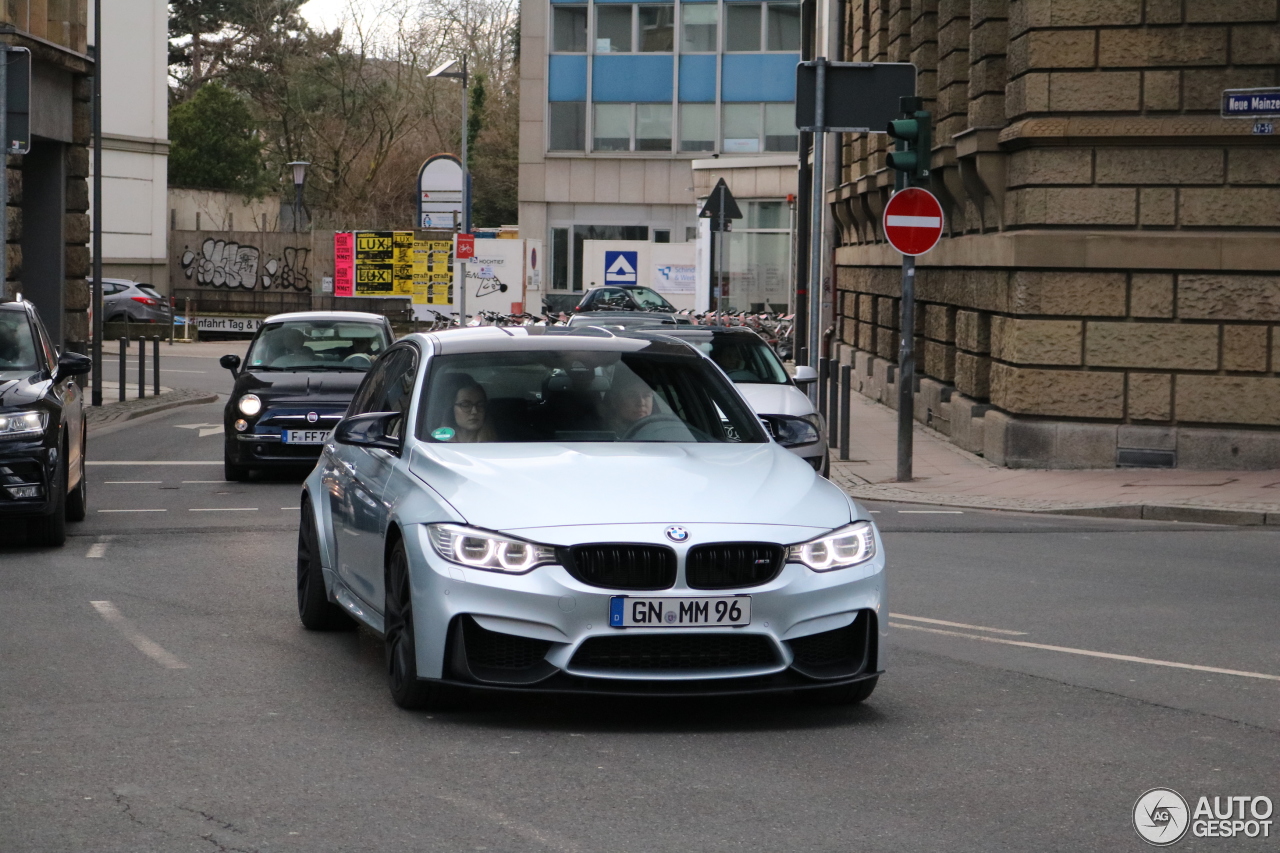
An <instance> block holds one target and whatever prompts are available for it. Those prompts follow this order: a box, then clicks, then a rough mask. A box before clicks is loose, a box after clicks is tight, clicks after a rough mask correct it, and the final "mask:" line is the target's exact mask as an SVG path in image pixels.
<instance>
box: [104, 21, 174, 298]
mask: <svg viewBox="0 0 1280 853" xmlns="http://www.w3.org/2000/svg"><path fill="white" fill-rule="evenodd" d="M90 8H91V9H92V6H90ZM89 31H90V33H92V32H93V29H92V22H91V23H90V30H89ZM102 41H103V44H102V50H101V51H100V52H99V56H100V59H99V61H100V62H101V67H102V149H103V151H102V274H103V277H104V278H129V279H133V280H135V281H139V282H144V283H147V284H152V285H155V286H156V287H157V288H158V289H159V290H160V291H161V292H167V290H168V282H169V274H168V260H167V256H168V195H167V190H168V162H169V139H168V137H169V87H168V57H169V11H168V6H167V5H166V4H165V3H164V2H161V0H106V2H104V3H103V15H102ZM92 168H94V169H96V168H98V165H97V164H96V163H95V164H93V165H92Z"/></svg>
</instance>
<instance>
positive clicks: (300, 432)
mask: <svg viewBox="0 0 1280 853" xmlns="http://www.w3.org/2000/svg"><path fill="white" fill-rule="evenodd" d="M328 437H329V430H327V429H287V430H285V431H284V443H285V444H324V442H325V439H327V438H328Z"/></svg>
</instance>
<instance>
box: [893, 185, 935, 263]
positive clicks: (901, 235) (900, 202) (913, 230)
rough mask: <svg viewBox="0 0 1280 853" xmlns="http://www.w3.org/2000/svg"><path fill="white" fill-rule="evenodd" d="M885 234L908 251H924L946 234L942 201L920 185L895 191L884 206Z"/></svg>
mask: <svg viewBox="0 0 1280 853" xmlns="http://www.w3.org/2000/svg"><path fill="white" fill-rule="evenodd" d="M884 236H885V239H887V240H888V241H889V245H891V246H893V248H895V249H897V250H898V251H899V252H901V253H902V254H904V255H912V256H915V255H923V254H924V253H925V252H927V251H929V250H930V249H932V248H933V247H934V246H936V245H937V244H938V239H939V238H940V237H942V205H941V204H939V203H938V199H937V198H935V197H934V195H933V193H931V192H929V191H928V190H922V189H920V188H919V187H908V188H907V189H905V190H902V191H900V192H897V193H894V194H893V197H892V198H890V199H889V203H888V204H886V205H885V206H884Z"/></svg>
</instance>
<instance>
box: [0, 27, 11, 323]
mask: <svg viewBox="0 0 1280 853" xmlns="http://www.w3.org/2000/svg"><path fill="white" fill-rule="evenodd" d="M0 159H3V161H4V179H3V180H0V234H3V235H5V236H4V238H3V241H2V242H3V243H4V251H2V252H0V299H5V298H6V297H8V296H9V244H8V241H9V237H8V234H9V46H8V45H3V44H0Z"/></svg>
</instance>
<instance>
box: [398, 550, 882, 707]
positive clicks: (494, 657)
mask: <svg viewBox="0 0 1280 853" xmlns="http://www.w3.org/2000/svg"><path fill="white" fill-rule="evenodd" d="M714 528H719V529H714ZM662 529H663V526H661V525H616V526H605V527H602V528H596V529H593V530H589V531H588V530H583V529H580V530H577V531H572V532H568V531H571V529H568V528H561V531H566V532H568V533H567V535H568V536H569V537H571V540H572V539H573V538H577V537H581V536H589V537H590V538H589V539H585V538H577V541H579V542H581V541H598V542H645V541H646V540H648V541H649V542H651V543H653V544H663V543H660V542H658V541H657V540H656V539H654V538H653V537H654V533H657V534H658V535H659V536H660V535H661V531H662ZM543 532H545V531H543ZM771 532H772V533H773V536H775V537H777V538H773V541H776V542H778V543H779V544H784V543H790V542H798V541H802V540H804V539H807V538H809V537H810V536H812V535H814V534H815V531H813V530H808V529H804V528H794V529H791V528H773V529H772V531H771ZM522 533H523V534H525V535H529V536H530V538H533V539H538V538H539V537H538V536H537V535H532V534H533V532H532V531H522ZM575 534H576V536H575ZM646 534H647V535H646ZM699 534H700V538H701V539H705V540H706V541H708V542H733V541H748V540H755V541H765V540H764V539H763V537H762V531H761V529H760V528H759V527H754V526H751V527H748V526H746V525H699ZM545 538H546V537H545V536H544V537H542V539H543V540H545ZM771 538H772V537H771ZM405 539H406V546H407V549H406V550H407V552H408V554H409V560H410V570H411V572H412V577H413V584H412V587H413V606H414V612H415V614H422V616H420V617H419V618H417V619H416V620H415V639H416V641H417V648H418V674H419V677H421V678H425V679H432V680H440V681H447V682H450V683H458V684H466V685H470V686H475V687H487V688H494V689H518V690H537V691H552V692H569V693H578V692H588V693H608V694H621V695H645V696H657V695H708V694H726V693H728V694H733V693H761V692H771V691H783V690H797V689H800V690H802V689H806V688H817V687H828V686H833V685H838V684H847V683H851V682H854V681H858V680H861V679H865V678H870V677H873V676H875V675H878V674H879V673H880V671H881V670H882V668H883V654H882V649H883V648H884V642H883V640H884V631H885V630H886V621H885V619H884V618H882V614H884V613H885V611H884V606H885V605H884V598H885V595H884V571H883V569H884V557H883V549H882V548H879V547H878V548H877V555H876V557H875V558H873V559H872V560H870V561H868V562H867V563H865V564H863V565H860V566H856V567H853V568H851V569H842V570H837V571H834V572H824V573H819V572H814V571H811V570H810V569H808V568H807V567H805V566H803V565H799V564H794V563H788V564H785V565H784V566H783V567H782V569H781V571H780V572H779V573H778V574H777V575H776V576H775V577H774V578H773V579H772V580H770V581H768V582H766V583H764V584H761V585H758V586H753V587H748V588H737V589H725V590H704V589H690V588H688V586H687V585H685V583H684V553H683V552H684V551H686V550H687V547H681V546H676V548H675V550H676V551H677V566H678V572H677V581H676V583H675V585H674V586H673V587H671V588H670V589H665V590H660V591H635V590H611V589H604V588H600V587H595V586H591V585H588V584H586V583H583V582H582V581H580V580H579V579H577V578H576V577H574V576H573V575H572V574H570V572H569V571H568V570H567V569H566V568H564V567H562V566H544V567H542V568H539V569H535V570H534V571H532V572H530V573H528V574H526V575H505V574H500V573H496V572H486V571H481V570H476V569H468V568H463V567H460V566H456V565H453V564H451V563H448V562H446V561H444V560H443V559H441V558H440V557H439V556H438V555H437V554H436V553H435V552H434V550H432V548H431V546H430V543H429V542H428V541H427V532H426V527H425V525H413V526H411V527H409V528H406V531H405ZM561 544H563V543H561ZM667 544H669V543H667ZM877 545H878V546H879V541H878V536H877ZM617 595H630V596H642V597H662V596H673V597H681V596H720V595H750V596H751V624H749V625H745V626H741V627H734V628H715V627H699V628H611V627H609V608H610V601H611V599H612V598H613V597H614V596H617Z"/></svg>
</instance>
